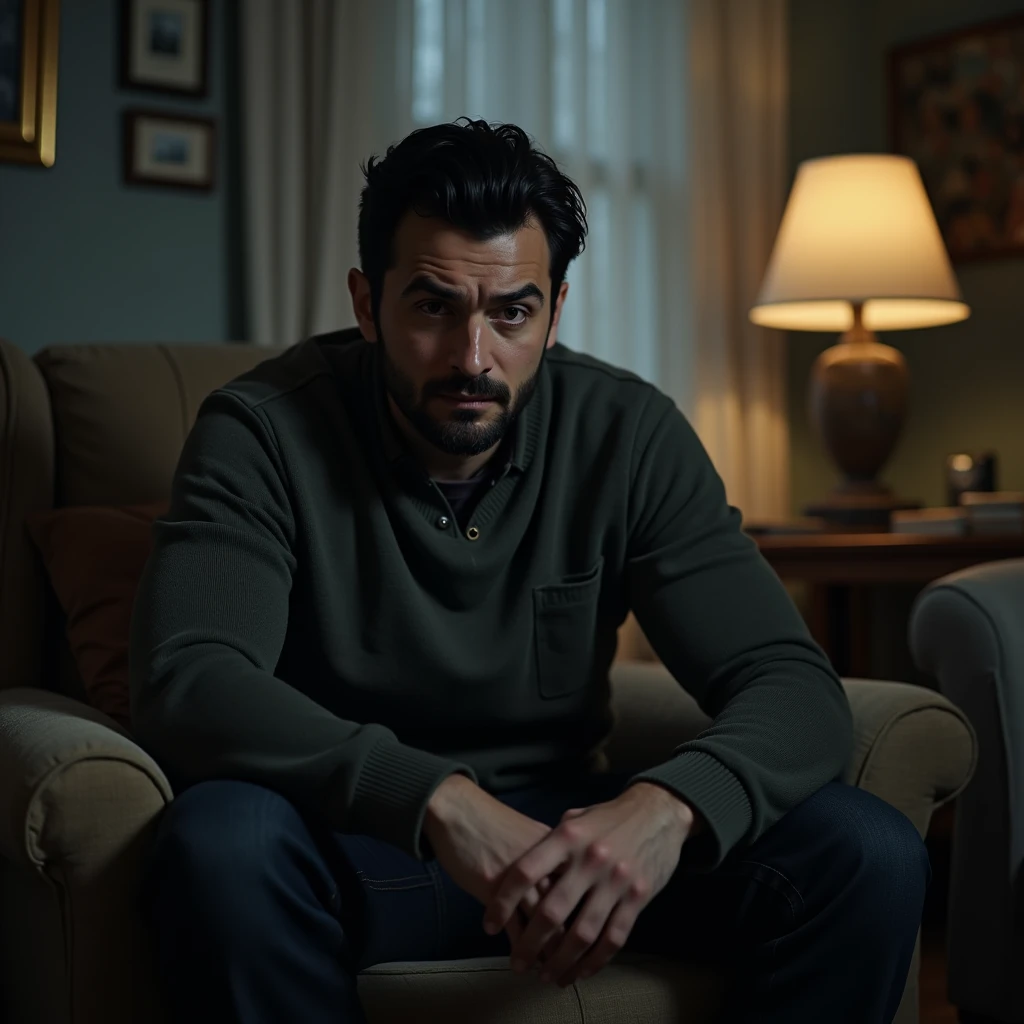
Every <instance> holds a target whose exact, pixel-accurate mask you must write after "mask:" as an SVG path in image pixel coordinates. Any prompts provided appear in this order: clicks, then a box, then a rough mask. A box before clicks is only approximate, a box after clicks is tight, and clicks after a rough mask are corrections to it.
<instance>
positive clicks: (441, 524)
mask: <svg viewBox="0 0 1024 1024" xmlns="http://www.w3.org/2000/svg"><path fill="white" fill-rule="evenodd" d="M449 522H451V520H450V519H449V518H448V517H447V516H441V517H440V518H439V519H438V520H437V528H438V529H439V530H447V529H448V524H449Z"/></svg>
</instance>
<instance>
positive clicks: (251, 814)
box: [145, 780, 305, 920]
mask: <svg viewBox="0 0 1024 1024" xmlns="http://www.w3.org/2000/svg"><path fill="white" fill-rule="evenodd" d="M304 828H305V826H304V823H303V821H302V819H301V817H300V815H299V813H298V811H297V810H296V808H295V807H294V806H293V805H292V804H291V803H289V802H288V801H287V800H286V799H285V798H284V797H282V796H281V795H280V794H278V793H275V792H273V791H272V790H269V789H265V788H263V787H261V786H256V785H252V784H249V783H245V782H236V781H228V780H224V781H211V782H204V783H200V784H198V785H196V786H193V787H191V788H190V789H187V790H185V791H184V792H183V793H181V795H180V796H178V797H177V798H176V799H175V800H173V801H172V802H171V804H170V805H169V806H168V807H167V809H166V810H165V811H164V814H163V817H162V818H161V821H160V825H159V827H158V830H157V834H156V837H155V839H154V843H153V846H152V848H151V850H150V853H149V861H148V864H147V872H146V875H147V877H146V886H145V892H146V894H147V898H146V902H147V903H149V904H150V906H151V907H153V908H154V909H155V910H156V912H157V913H161V914H162V915H166V914H171V915H173V914H190V915H191V914H196V913H202V915H203V916H204V917H221V918H228V919H232V920H244V919H245V917H246V914H247V913H251V912H253V911H255V910H256V909H257V907H258V904H259V902H260V893H261V892H263V891H265V890H266V889H267V887H268V886H269V885H270V884H271V882H272V880H273V879H274V878H280V877H281V874H282V871H281V867H282V861H283V860H285V859H286V858H287V857H288V855H289V848H290V846H293V845H294V844H295V840H296V835H297V834H300V830H302V829H304Z"/></svg>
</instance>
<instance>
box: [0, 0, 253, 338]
mask: <svg viewBox="0 0 1024 1024" xmlns="http://www.w3.org/2000/svg"><path fill="white" fill-rule="evenodd" d="M211 6H212V16H211V39H210V91H209V95H208V96H207V97H206V98H205V99H202V100H195V99H187V98H186V99H182V98H177V97H174V96H171V95H167V94H161V93H149V92H142V91H129V90H121V89H120V88H119V87H118V68H119V56H120V55H119V51H118V45H119V43H118V40H119V16H120V4H119V3H118V2H117V0H63V2H62V3H61V30H60V66H59V80H58V98H57V141H56V162H55V164H54V166H53V167H52V168H48V169H47V168H42V167H28V166H18V165H15V164H6V163H0V336H3V337H5V338H7V339H9V340H11V341H14V342H15V343H16V344H17V345H19V346H21V347H23V348H25V349H26V350H27V351H29V352H34V351H36V350H37V349H39V348H42V347H43V346H45V345H48V344H51V343H58V342H59V343H65V342H87V341H166V340H173V341H221V340H224V339H227V338H230V337H238V336H239V335H238V331H239V330H240V329H241V324H240V320H239V312H240V311H239V295H240V289H239V283H238V277H239V267H238V253H239V251H240V246H239V243H238V227H237V222H238V196H237V187H235V186H234V185H233V184H232V183H231V182H232V180H236V181H237V167H236V158H235V151H236V146H235V144H234V136H235V133H236V131H237V123H236V122H237V118H236V117H234V115H233V111H234V110H237V102H236V101H237V89H236V87H235V84H234V74H233V61H234V52H233V51H234V46H233V43H234V33H233V32H232V31H231V28H232V21H233V12H234V5H233V2H232V0H212V5H211ZM128 107H140V108H147V109H153V110H166V111H169V112H173V113H177V114H183V115H187V114H196V115H203V116H209V117H213V118H215V119H216V121H217V127H218V129H219V131H218V147H217V148H218V152H217V167H216V174H217V179H218V180H217V185H216V189H215V191H214V192H213V193H212V194H206V193H194V194H193V193H191V192H188V191H184V190H182V191H174V190H170V189H154V188H148V187H147V188H143V187H139V186H127V185H125V184H124V183H123V180H122V143H121V111H122V110H124V109H125V108H128Z"/></svg>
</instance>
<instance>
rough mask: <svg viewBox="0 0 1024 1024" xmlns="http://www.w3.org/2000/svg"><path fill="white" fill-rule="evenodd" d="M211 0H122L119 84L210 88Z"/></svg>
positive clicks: (167, 89) (189, 92)
mask: <svg viewBox="0 0 1024 1024" xmlns="http://www.w3.org/2000/svg"><path fill="white" fill-rule="evenodd" d="M209 37H210V4H209V0H121V87H122V88H124V89H144V90H147V91H149V92H162V93H172V94H174V95H176V96H193V97H197V98H198V97H202V96H206V95H207V92H208V91H209V81H208V74H209V72H208V68H209V49H210V44H209Z"/></svg>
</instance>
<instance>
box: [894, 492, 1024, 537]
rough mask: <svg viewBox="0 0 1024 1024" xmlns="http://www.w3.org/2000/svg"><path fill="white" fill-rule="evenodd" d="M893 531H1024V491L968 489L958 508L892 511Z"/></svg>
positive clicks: (954, 534) (944, 533) (1003, 533)
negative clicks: (1023, 492)
mask: <svg viewBox="0 0 1024 1024" xmlns="http://www.w3.org/2000/svg"><path fill="white" fill-rule="evenodd" d="M891 528H892V532H893V533H922V534H928V535H930V536H932V537H962V536H965V535H967V534H973V535H975V536H1006V535H1009V534H1017V535H1020V534H1024V494H1022V493H1019V492H1017V491H966V492H965V493H963V494H961V495H960V505H959V506H958V507H956V508H921V509H907V510H903V511H897V512H893V513H892V524H891Z"/></svg>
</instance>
